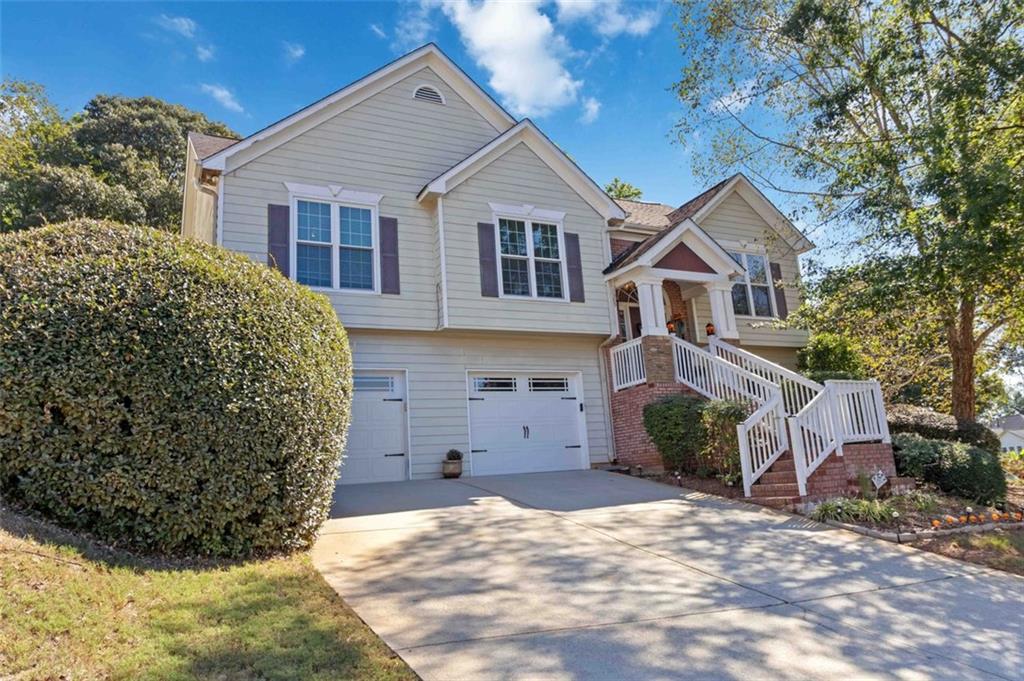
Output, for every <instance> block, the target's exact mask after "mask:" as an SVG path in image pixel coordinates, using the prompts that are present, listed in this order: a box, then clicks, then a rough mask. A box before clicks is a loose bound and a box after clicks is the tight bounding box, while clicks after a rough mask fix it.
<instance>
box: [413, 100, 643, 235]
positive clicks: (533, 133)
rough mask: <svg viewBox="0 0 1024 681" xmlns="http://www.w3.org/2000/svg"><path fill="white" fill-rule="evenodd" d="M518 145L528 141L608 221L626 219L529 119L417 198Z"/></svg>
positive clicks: (442, 190)
mask: <svg viewBox="0 0 1024 681" xmlns="http://www.w3.org/2000/svg"><path fill="white" fill-rule="evenodd" d="M519 144H525V145H526V146H527V147H528V148H529V149H530V150H531V151H532V152H533V153H534V154H536V155H537V156H538V157H539V158H540V159H541V161H543V162H544V164H545V165H547V166H548V167H549V168H551V170H552V171H554V172H555V173H556V174H557V175H558V176H559V177H560V178H562V180H563V181H565V183H566V184H568V185H569V186H570V187H571V188H572V189H573V190H574V191H575V192H576V193H577V194H578V195H579V196H580V198H582V199H583V200H584V201H586V202H587V203H588V204H589V205H590V206H591V207H592V208H593V209H594V210H595V211H597V212H598V214H600V215H601V216H602V217H603V218H604V219H605V220H612V221H620V220H622V219H623V218H625V215H626V214H625V212H624V211H623V210H622V208H621V207H620V206H619V204H617V203H616V202H615V201H614V199H612V198H611V197H610V196H608V195H607V194H606V193H605V192H604V190H603V189H602V188H601V187H600V186H599V185H598V184H597V183H596V182H594V180H593V179H591V178H590V176H589V175H587V174H586V173H585V172H583V171H582V170H581V169H580V167H579V166H577V165H576V164H575V163H574V162H573V161H572V159H570V158H569V157H568V156H566V154H565V152H563V151H562V150H561V149H559V148H558V147H557V146H555V144H554V143H553V142H552V141H551V140H550V139H548V138H547V136H546V135H544V133H542V132H541V131H540V129H538V128H537V126H536V125H534V124H533V122H532V121H531V120H530V119H528V118H527V119H524V120H522V121H520V122H519V123H518V124H517V125H515V126H513V127H512V128H510V129H508V130H506V131H505V132H504V133H502V134H501V135H498V136H497V137H495V138H494V139H493V140H491V141H490V142H488V143H487V144H485V145H484V146H483V147H481V148H480V149H478V150H476V151H475V152H473V153H472V154H470V155H469V156H467V157H466V158H464V159H463V160H461V161H459V162H458V163H456V164H455V165H454V166H452V167H451V168H449V169H448V170H446V171H445V172H443V173H441V174H440V175H438V176H437V177H435V178H434V179H433V180H431V181H430V182H428V183H427V184H426V185H425V186H424V187H423V189H422V190H420V193H419V194H418V195H417V198H418V199H419V200H420V201H422V200H424V199H426V198H428V197H436V196H442V195H444V194H446V193H448V192H450V191H451V190H452V189H454V188H455V187H457V186H459V185H460V184H462V182H464V181H465V180H467V179H468V178H470V177H472V176H473V175H474V174H475V173H476V172H477V171H479V170H480V169H481V168H483V167H485V166H487V165H488V164H489V163H491V162H493V161H494V160H496V159H498V158H500V157H501V156H503V155H504V154H505V153H507V152H508V151H509V150H511V149H514V148H515V147H516V146H517V145H519Z"/></svg>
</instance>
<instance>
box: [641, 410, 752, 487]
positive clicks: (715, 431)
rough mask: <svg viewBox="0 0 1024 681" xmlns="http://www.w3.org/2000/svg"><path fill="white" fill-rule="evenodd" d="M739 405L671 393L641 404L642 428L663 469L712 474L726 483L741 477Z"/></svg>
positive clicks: (744, 416)
mask: <svg viewBox="0 0 1024 681" xmlns="http://www.w3.org/2000/svg"><path fill="white" fill-rule="evenodd" d="M745 418H746V410H745V409H744V408H743V406H742V405H739V404H736V403H735V402H729V401H724V400H714V401H708V400H705V399H702V398H699V397H692V396H689V395H673V396H671V397H665V398H662V399H661V400H658V401H656V402H652V403H651V404H648V405H647V406H645V407H644V428H645V429H646V430H647V434H648V436H650V438H651V440H652V441H653V442H654V444H655V446H656V447H657V448H658V453H659V454H661V460H662V463H663V464H664V466H665V468H666V470H671V471H680V472H683V473H698V474H700V475H702V476H712V475H713V476H716V477H718V478H719V479H720V480H722V481H723V482H725V483H727V484H733V483H735V482H736V481H737V480H739V479H740V478H741V472H740V453H739V443H738V442H737V439H736V437H737V435H736V424H737V423H740V422H742V421H743V419H745Z"/></svg>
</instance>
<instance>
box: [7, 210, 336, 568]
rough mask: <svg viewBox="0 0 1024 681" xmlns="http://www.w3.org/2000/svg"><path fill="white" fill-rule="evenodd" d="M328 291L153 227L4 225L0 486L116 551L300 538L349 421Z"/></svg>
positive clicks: (319, 516) (197, 550)
mask: <svg viewBox="0 0 1024 681" xmlns="http://www.w3.org/2000/svg"><path fill="white" fill-rule="evenodd" d="M350 396H351V360H350V356H349V348H348V341H347V338H346V335H345V331H344V329H343V328H342V327H341V324H340V323H339V322H338V319H337V316H336V314H335V312H334V311H333V310H332V308H331V307H330V305H329V304H328V302H327V300H326V299H325V298H323V297H322V296H319V295H316V294H314V293H312V292H310V291H309V290H307V289H305V288H303V287H301V286H298V285H295V284H293V283H292V282H290V281H287V280H286V279H285V278H284V277H282V276H280V275H279V274H278V273H276V272H274V271H272V270H271V269H269V268H267V267H264V266H262V265H259V264H256V263H253V262H251V261H249V260H248V259H246V258H244V257H242V256H240V255H236V254H230V253H228V252H227V251H224V250H222V249H219V248H214V247H211V246H207V245H205V244H200V243H198V242H193V241H186V240H182V239H181V238H179V237H177V236H173V235H168V234H163V233H160V232H157V231H154V230H150V229H145V228H136V227H127V226H124V225H118V224H114V223H105V222H96V221H77V222H71V223H65V224H59V225H53V226H49V227H44V228H40V229H36V230H31V231H27V232H19V233H14V234H7V235H3V236H0V493H2V494H4V495H5V496H7V497H8V498H11V499H14V500H16V501H19V502H20V503H22V504H24V505H27V506H29V507H31V508H32V509H35V510H37V511H39V512H42V513H44V514H45V515H47V516H49V517H50V518H52V519H53V520H55V521H57V522H59V523H61V524H63V525H65V526H68V527H72V528H78V529H85V530H88V531H89V532H91V533H93V534H95V535H97V536H99V537H100V538H103V539H106V540H108V541H112V542H115V543H118V544H122V545H128V546H131V547H134V548H137V549H142V550H147V551H159V552H163V553H168V554H178V555H213V556H240V555H247V554H253V553H266V552H273V551H279V550H290V549H297V548H302V547H306V546H308V545H309V544H310V543H311V542H312V540H313V538H314V535H315V532H316V530H317V528H318V527H319V526H320V524H321V523H322V522H323V520H324V519H325V517H326V514H327V511H328V509H329V506H330V502H331V495H332V492H333V489H334V479H335V477H336V473H337V467H338V463H339V459H340V456H341V452H342V450H343V448H344V443H345V433H346V429H347V426H348V420H349V403H350Z"/></svg>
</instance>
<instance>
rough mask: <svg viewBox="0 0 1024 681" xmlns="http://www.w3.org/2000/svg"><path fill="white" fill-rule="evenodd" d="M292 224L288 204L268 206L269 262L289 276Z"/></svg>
mask: <svg viewBox="0 0 1024 681" xmlns="http://www.w3.org/2000/svg"><path fill="white" fill-rule="evenodd" d="M290 235H291V224H290V222H289V220H288V206H276V205H274V204H270V205H268V206H267V264H268V265H269V266H271V267H273V268H276V269H277V270H278V271H279V272H281V274H283V275H284V276H286V277H287V276H288V265H289V264H290V263H291V254H290V253H289V248H290V244H291V238H290Z"/></svg>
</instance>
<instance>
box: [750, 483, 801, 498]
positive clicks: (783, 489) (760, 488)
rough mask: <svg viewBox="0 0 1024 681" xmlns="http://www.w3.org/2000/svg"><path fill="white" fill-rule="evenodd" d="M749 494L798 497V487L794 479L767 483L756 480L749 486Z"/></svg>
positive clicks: (755, 495)
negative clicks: (792, 480)
mask: <svg viewBox="0 0 1024 681" xmlns="http://www.w3.org/2000/svg"><path fill="white" fill-rule="evenodd" d="M750 495H751V496H754V497H793V496H796V497H798V496H800V488H799V487H798V486H797V484H796V482H795V481H794V482H784V483H779V484H768V485H766V484H764V483H762V482H760V481H758V482H756V483H754V486H753V487H751V488H750Z"/></svg>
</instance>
